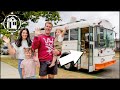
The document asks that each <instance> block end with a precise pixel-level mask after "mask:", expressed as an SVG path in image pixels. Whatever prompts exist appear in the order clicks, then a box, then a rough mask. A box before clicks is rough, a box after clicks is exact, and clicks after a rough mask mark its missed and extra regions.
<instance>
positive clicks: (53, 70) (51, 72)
mask: <svg viewBox="0 0 120 90" xmlns="http://www.w3.org/2000/svg"><path fill="white" fill-rule="evenodd" d="M56 74H57V61H56V62H55V65H54V66H53V67H51V68H48V79H54V77H55V75H56Z"/></svg>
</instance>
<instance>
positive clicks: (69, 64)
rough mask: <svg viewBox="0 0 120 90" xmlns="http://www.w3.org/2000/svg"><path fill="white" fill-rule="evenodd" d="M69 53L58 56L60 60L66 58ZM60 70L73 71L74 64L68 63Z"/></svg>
mask: <svg viewBox="0 0 120 90" xmlns="http://www.w3.org/2000/svg"><path fill="white" fill-rule="evenodd" d="M68 54H69V53H68V52H64V53H63V54H62V55H61V56H60V58H62V57H64V56H66V55H68ZM61 67H62V68H64V69H65V70H70V71H71V70H74V62H70V63H68V64H66V65H63V66H61Z"/></svg>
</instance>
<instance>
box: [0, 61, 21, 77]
mask: <svg viewBox="0 0 120 90" xmlns="http://www.w3.org/2000/svg"><path fill="white" fill-rule="evenodd" d="M0 64H1V77H0V78H1V79H17V78H20V76H19V73H18V70H17V69H16V68H14V67H12V66H10V65H8V64H6V63H4V62H0Z"/></svg>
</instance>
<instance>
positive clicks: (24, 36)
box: [3, 28, 32, 78]
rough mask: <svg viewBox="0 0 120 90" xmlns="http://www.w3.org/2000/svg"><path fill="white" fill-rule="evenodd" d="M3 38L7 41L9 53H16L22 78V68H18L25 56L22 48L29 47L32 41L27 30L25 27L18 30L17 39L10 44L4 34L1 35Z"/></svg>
mask: <svg viewBox="0 0 120 90" xmlns="http://www.w3.org/2000/svg"><path fill="white" fill-rule="evenodd" d="M3 40H4V41H5V42H6V43H7V46H8V49H9V53H10V54H16V56H17V59H18V71H19V74H20V78H22V69H21V68H20V64H21V62H22V60H23V59H24V58H25V54H24V48H28V47H31V44H32V41H31V39H30V34H29V30H28V29H27V28H23V29H21V30H20V32H19V36H18V39H17V40H16V41H15V42H14V43H12V45H11V44H10V39H9V38H7V37H6V36H4V37H3Z"/></svg>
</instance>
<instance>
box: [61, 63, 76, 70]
mask: <svg viewBox="0 0 120 90" xmlns="http://www.w3.org/2000/svg"><path fill="white" fill-rule="evenodd" d="M63 68H64V69H65V70H69V71H73V70H74V69H75V67H74V62H73V61H72V62H69V63H68V64H65V65H64V66H63Z"/></svg>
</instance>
